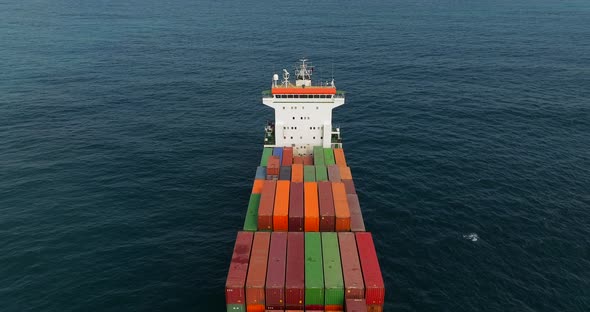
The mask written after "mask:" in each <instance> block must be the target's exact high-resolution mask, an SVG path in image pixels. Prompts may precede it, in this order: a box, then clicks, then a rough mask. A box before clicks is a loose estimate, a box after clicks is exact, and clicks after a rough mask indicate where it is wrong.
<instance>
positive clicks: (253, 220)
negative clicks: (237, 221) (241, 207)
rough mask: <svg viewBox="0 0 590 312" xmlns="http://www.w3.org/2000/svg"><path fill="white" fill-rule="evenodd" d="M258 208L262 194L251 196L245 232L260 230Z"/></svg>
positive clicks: (245, 221)
mask: <svg viewBox="0 0 590 312" xmlns="http://www.w3.org/2000/svg"><path fill="white" fill-rule="evenodd" d="M258 206H260V194H250V201H248V211H247V212H246V218H245V220H244V231H256V230H258Z"/></svg>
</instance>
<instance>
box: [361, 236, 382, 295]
mask: <svg viewBox="0 0 590 312" xmlns="http://www.w3.org/2000/svg"><path fill="white" fill-rule="evenodd" d="M355 235H356V244H357V248H358V251H359V258H360V260H361V267H362V269H363V281H364V282H365V300H366V301H367V305H383V303H384V301H385V284H384V283H383V276H382V275H381V268H380V267H379V260H378V259H377V252H376V251H375V245H374V244H373V237H372V236H371V233H369V232H356V233H355Z"/></svg>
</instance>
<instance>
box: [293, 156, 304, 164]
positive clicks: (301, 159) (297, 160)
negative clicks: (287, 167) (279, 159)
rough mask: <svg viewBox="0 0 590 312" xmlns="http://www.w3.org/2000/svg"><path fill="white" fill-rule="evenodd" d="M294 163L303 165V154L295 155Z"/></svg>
mask: <svg viewBox="0 0 590 312" xmlns="http://www.w3.org/2000/svg"><path fill="white" fill-rule="evenodd" d="M293 163H294V164H301V165H303V157H301V156H294V157H293Z"/></svg>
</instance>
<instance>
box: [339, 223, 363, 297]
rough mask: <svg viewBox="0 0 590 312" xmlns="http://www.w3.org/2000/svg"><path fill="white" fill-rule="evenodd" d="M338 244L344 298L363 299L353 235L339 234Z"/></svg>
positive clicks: (359, 265) (360, 274)
mask: <svg viewBox="0 0 590 312" xmlns="http://www.w3.org/2000/svg"><path fill="white" fill-rule="evenodd" d="M338 242H339V243H340V258H341V260H342V274H343V277H344V297H345V298H346V299H362V298H365V283H364V281H363V273H362V269H361V262H360V260H359V255H358V249H357V247H356V238H355V237H354V233H351V232H339V233H338Z"/></svg>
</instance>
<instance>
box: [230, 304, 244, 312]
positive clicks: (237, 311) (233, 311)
mask: <svg viewBox="0 0 590 312" xmlns="http://www.w3.org/2000/svg"><path fill="white" fill-rule="evenodd" d="M225 308H226V311H227V312H246V305H245V304H227V305H226V306H225Z"/></svg>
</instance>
